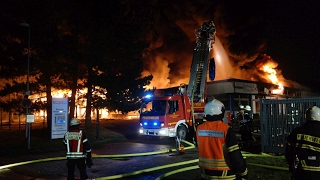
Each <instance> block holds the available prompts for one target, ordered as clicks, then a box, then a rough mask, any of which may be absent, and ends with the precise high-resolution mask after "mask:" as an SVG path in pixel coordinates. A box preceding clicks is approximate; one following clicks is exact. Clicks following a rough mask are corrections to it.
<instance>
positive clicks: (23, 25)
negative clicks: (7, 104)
mask: <svg viewBox="0 0 320 180" xmlns="http://www.w3.org/2000/svg"><path fill="white" fill-rule="evenodd" d="M20 26H21V27H27V28H28V30H29V32H28V70H27V71H28V72H27V73H28V74H27V92H26V95H27V96H29V95H30V92H29V76H30V25H29V24H28V23H20Z"/></svg>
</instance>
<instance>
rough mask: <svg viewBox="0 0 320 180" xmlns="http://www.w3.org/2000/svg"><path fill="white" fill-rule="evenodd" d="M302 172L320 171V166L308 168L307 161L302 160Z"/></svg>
mask: <svg viewBox="0 0 320 180" xmlns="http://www.w3.org/2000/svg"><path fill="white" fill-rule="evenodd" d="M300 163H301V167H302V170H306V171H320V166H308V165H307V163H306V161H305V160H301V161H300Z"/></svg>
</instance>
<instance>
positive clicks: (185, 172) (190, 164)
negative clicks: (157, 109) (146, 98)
mask: <svg viewBox="0 0 320 180" xmlns="http://www.w3.org/2000/svg"><path fill="white" fill-rule="evenodd" d="M121 123H122V124H121ZM121 123H120V125H119V124H118V122H111V123H110V124H109V125H108V128H110V129H112V130H113V131H114V132H117V133H119V136H120V135H121V137H120V139H122V138H123V135H124V136H125V137H126V139H127V140H121V141H118V142H116V141H113V142H110V143H103V144H101V145H99V146H98V147H94V148H92V154H93V163H94V165H93V166H92V167H91V168H87V173H88V176H89V177H90V178H95V179H133V180H154V179H163V180H179V179H181V180H182V179H183V180H197V179H199V178H200V171H199V169H198V163H197V162H198V150H197V149H196V148H190V147H188V146H191V145H190V144H184V145H185V146H186V151H185V154H183V155H177V154H176V151H173V152H170V150H173V149H175V140H174V139H173V138H162V139H159V138H145V137H139V136H138V135H137V134H136V133H137V129H136V128H137V126H136V122H133V123H134V126H133V125H132V124H131V125H130V123H127V122H121ZM133 127H134V128H133ZM238 137H239V135H238ZM34 160H35V161H36V162H35V161H34ZM19 162H22V163H24V164H22V165H17V166H12V167H7V166H6V165H12V164H15V163H19ZM66 162H67V161H66V159H65V151H64V150H57V151H50V152H39V153H25V154H23V155H21V156H19V155H16V156H14V157H12V156H10V157H5V156H2V157H0V179H1V180H13V179H17V180H62V179H66V178H67V167H66ZM75 175H76V177H79V172H78V170H76V171H75Z"/></svg>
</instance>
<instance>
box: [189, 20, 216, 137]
mask: <svg viewBox="0 0 320 180" xmlns="http://www.w3.org/2000/svg"><path fill="white" fill-rule="evenodd" d="M215 32H216V29H215V25H214V24H213V22H212V21H210V22H206V21H205V22H204V23H203V24H202V26H201V28H199V29H197V30H196V31H195V34H196V38H197V40H196V47H195V49H194V54H193V59H192V65H191V71H190V80H189V85H188V88H187V95H188V98H189V100H190V104H191V116H192V122H193V127H194V131H195V130H196V129H195V128H196V126H195V124H196V122H195V119H196V118H197V119H202V118H203V117H202V115H203V112H204V105H205V98H206V81H207V74H208V68H209V62H210V60H209V58H210V57H209V56H210V51H211V50H212V44H213V43H214V41H215ZM211 63H214V60H213V59H212V61H211ZM212 70H213V69H212ZM211 77H212V76H211ZM212 78H214V77H212ZM211 80H213V79H211Z"/></svg>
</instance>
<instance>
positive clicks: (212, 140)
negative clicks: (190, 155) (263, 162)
mask: <svg viewBox="0 0 320 180" xmlns="http://www.w3.org/2000/svg"><path fill="white" fill-rule="evenodd" d="M197 143H198V149H199V167H200V168H201V170H202V171H201V176H202V177H203V178H204V179H219V178H223V179H235V177H236V176H235V174H236V173H238V174H239V175H241V176H245V175H246V174H247V164H246V162H245V160H244V158H243V157H242V154H241V152H240V149H239V146H238V142H237V139H236V135H235V133H234V131H233V130H232V128H230V126H229V125H227V124H224V123H223V122H222V121H221V120H218V121H206V122H204V123H203V124H200V125H199V126H198V128H197Z"/></svg>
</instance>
